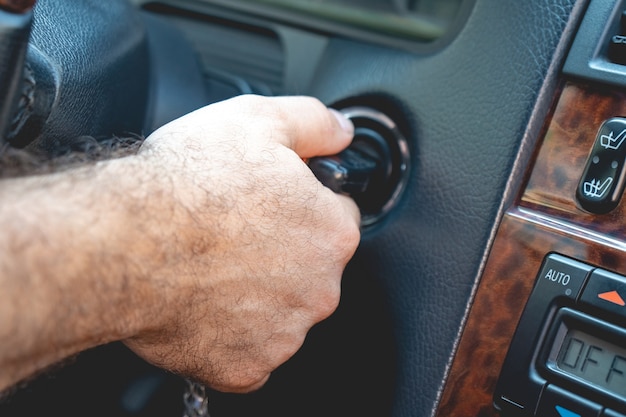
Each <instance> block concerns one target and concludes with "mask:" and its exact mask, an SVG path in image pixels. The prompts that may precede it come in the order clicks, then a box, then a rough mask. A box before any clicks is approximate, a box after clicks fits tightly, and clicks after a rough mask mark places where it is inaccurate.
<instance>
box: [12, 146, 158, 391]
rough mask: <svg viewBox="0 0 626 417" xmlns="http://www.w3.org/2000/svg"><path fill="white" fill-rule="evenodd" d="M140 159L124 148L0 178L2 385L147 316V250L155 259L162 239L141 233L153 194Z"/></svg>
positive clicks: (125, 332) (131, 329)
mask: <svg viewBox="0 0 626 417" xmlns="http://www.w3.org/2000/svg"><path fill="white" fill-rule="evenodd" d="M136 165H137V164H136V163H133V161H132V159H130V158H125V159H121V160H115V161H108V162H103V163H99V164H97V165H93V166H87V167H82V168H79V169H74V170H68V171H65V172H61V173H57V174H53V175H46V176H32V177H24V178H19V179H10V180H3V181H0V201H2V202H4V203H2V204H0V219H2V227H1V230H2V234H0V252H1V253H2V257H1V258H0V288H2V291H3V295H2V300H3V302H2V303H0V318H1V320H0V340H1V341H2V343H0V369H1V370H2V371H1V372H0V391H1V390H3V389H5V388H7V387H8V386H10V385H11V384H13V383H15V382H16V381H19V380H21V379H23V378H25V377H27V376H29V375H30V374H33V373H35V372H37V371H38V370H41V369H44V368H45V367H47V366H49V365H51V364H54V363H55V362H57V361H59V360H61V359H63V358H65V357H67V356H69V355H72V354H74V353H77V352H79V351H81V350H84V349H86V348H90V347H93V346H96V345H99V344H102V343H106V342H110V341H112V340H119V339H124V338H126V337H129V336H131V335H133V334H135V333H136V332H137V331H138V329H139V328H140V327H141V326H143V325H144V323H143V322H142V317H143V316H145V313H143V312H142V309H146V308H150V306H149V302H150V299H151V294H150V291H151V288H150V286H148V285H138V283H141V278H142V276H145V275H146V274H147V273H148V271H145V270H143V268H142V257H146V256H150V257H151V258H152V259H153V260H154V259H158V255H159V248H158V246H157V245H156V244H155V243H153V242H154V240H153V239H150V233H154V231H152V232H150V231H145V234H144V235H143V236H139V235H138V234H137V233H136V231H137V229H138V228H139V229H140V228H141V224H139V223H138V222H140V216H138V215H137V214H138V212H140V211H141V210H145V209H146V207H145V206H144V207H142V205H144V204H146V201H147V199H143V198H142V197H143V196H142V195H141V194H140V193H145V192H146V191H140V187H138V184H134V183H139V182H144V184H142V187H143V189H144V190H145V186H146V184H145V181H144V180H143V179H141V178H138V175H142V174H141V171H139V172H138V169H137V168H138V167H137V166H136ZM143 175H145V174H143ZM101 194H106V195H107V198H106V199H101V198H98V196H99V195H101ZM131 281H132V282H131ZM144 281H145V280H144ZM131 287H132V291H129V290H127V289H128V288H131Z"/></svg>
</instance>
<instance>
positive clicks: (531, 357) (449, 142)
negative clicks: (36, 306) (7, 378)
mask: <svg viewBox="0 0 626 417" xmlns="http://www.w3.org/2000/svg"><path fill="white" fill-rule="evenodd" d="M31 6H32V7H31ZM0 16H1V19H0V37H2V40H1V41H0V42H2V47H0V54H1V55H2V58H0V94H1V95H2V98H1V99H0V100H1V103H0V130H2V131H3V132H5V134H4V138H5V144H6V146H10V147H14V148H17V149H26V150H31V151H34V152H38V153H42V154H45V155H48V156H50V157H54V156H58V155H63V154H66V153H68V152H73V151H75V150H80V149H81V147H82V146H84V143H85V142H84V140H85V138H91V139H95V140H97V141H106V140H108V139H109V138H111V137H124V136H133V137H145V136H147V135H149V134H150V133H151V132H152V131H154V130H155V129H156V128H158V127H159V126H161V125H163V124H165V123H167V122H169V121H171V120H173V119H175V118H177V117H179V116H181V115H183V114H185V113H187V112H189V111H192V110H194V109H197V108H199V107H202V106H205V105H209V104H211V103H214V102H217V101H220V100H224V99H227V98H230V97H234V96H237V95H241V94H257V95H264V96H279V95H308V96H314V97H317V98H319V99H320V100H321V101H322V102H323V103H325V104H326V105H328V106H330V107H333V108H335V109H337V110H340V111H342V112H343V113H344V114H345V115H346V116H347V117H348V118H350V119H351V120H352V121H353V123H354V125H355V128H356V130H355V139H354V142H353V144H352V145H351V146H350V147H349V148H348V149H347V150H346V151H344V152H342V153H341V154H339V155H335V156H331V157H324V158H314V160H312V161H311V163H310V167H311V169H312V170H313V172H314V173H315V174H316V175H317V177H318V178H319V179H320V181H322V182H323V183H324V184H325V185H327V186H329V187H330V188H331V189H333V190H334V191H337V192H341V193H345V194H348V195H351V196H352V197H353V198H354V199H355V201H357V203H358V205H359V208H360V209H361V213H362V217H363V221H362V225H361V229H362V238H361V243H360V246H359V248H358V250H357V252H356V254H355V256H354V258H353V259H352V260H351V261H350V263H349V264H348V266H347V268H346V270H345V273H344V277H343V281H342V296H341V302H340V305H339V307H338V309H337V311H336V312H335V313H334V314H333V315H332V316H331V317H330V318H328V319H327V320H325V321H323V322H321V323H319V324H318V325H316V326H315V327H314V328H313V329H312V330H311V331H310V333H309V335H308V336H307V339H306V341H305V343H304V346H303V347H302V349H301V350H300V351H299V352H298V353H296V355H295V356H294V357H293V358H291V359H290V360H289V361H288V362H286V363H285V364H284V365H282V366H281V367H279V368H278V369H277V370H276V371H275V372H274V373H273V374H272V376H271V378H270V380H269V381H268V383H267V384H266V385H265V386H264V387H263V388H261V389H260V390H258V391H256V392H253V393H249V394H227V393H221V392H217V391H210V392H209V393H208V398H209V405H208V408H209V413H210V415H211V416H212V417H230V416H236V417H239V416H272V417H276V416H285V417H287V416H289V417H293V416H311V417H312V416H316V417H317V416H329V417H330V416H342V417H345V416H393V417H452V416H472V417H479V416H480V417H490V416H493V417H495V416H503V417H508V416H511V417H518V416H519V417H530V416H537V417H551V416H555V417H587V416H596V417H620V416H621V417H623V416H626V301H625V300H626V256H625V254H626V203H625V202H623V201H622V194H623V190H624V186H625V185H626V143H624V142H625V140H626V66H625V65H626V0H524V1H517V0H106V1H102V0H80V1H64V0H38V1H36V2H35V1H34V0H30V1H22V2H20V1H7V0H0ZM301 117H306V115H305V114H303V115H302V116H301ZM210 163H211V161H210V160H209V161H207V164H210ZM337 172H341V173H342V175H339V176H337V175H336V174H337ZM185 390H186V385H185V381H184V380H183V379H182V378H180V377H178V376H176V375H173V374H170V373H168V372H166V371H163V370H161V369H158V368H156V367H154V366H152V365H150V364H148V363H145V362H144V361H143V360H141V359H140V358H138V357H137V356H135V355H134V354H133V353H131V352H130V351H129V350H127V349H126V348H125V347H124V346H123V345H122V344H117V343H113V344H110V345H105V346H101V347H98V348H95V349H92V350H90V351H87V352H83V353H81V354H79V355H77V356H76V357H73V358H70V359H68V360H67V361H65V362H64V363H62V364H59V366H56V367H54V369H51V370H50V371H49V372H47V373H46V374H45V375H42V376H40V377H38V378H37V379H35V380H34V381H30V382H29V383H27V384H24V386H21V387H19V389H17V390H16V392H14V393H13V394H12V395H10V396H9V397H8V398H4V399H2V400H0V416H7V417H8V416H35V415H37V416H41V415H44V416H45V415H63V416H79V415H80V416H176V415H179V416H182V415H183V412H184V407H183V396H184V393H185Z"/></svg>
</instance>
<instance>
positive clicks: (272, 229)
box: [0, 96, 360, 392]
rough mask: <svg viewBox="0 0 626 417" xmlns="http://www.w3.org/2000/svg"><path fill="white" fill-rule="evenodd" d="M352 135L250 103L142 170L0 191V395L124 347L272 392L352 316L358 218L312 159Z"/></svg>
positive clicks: (277, 106) (231, 384) (208, 379)
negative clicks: (106, 348)
mask: <svg viewBox="0 0 626 417" xmlns="http://www.w3.org/2000/svg"><path fill="white" fill-rule="evenodd" d="M303 114H304V115H306V116H307V117H300V116H301V115H303ZM353 131H354V129H353V127H352V125H351V124H350V122H349V121H348V120H346V119H345V118H343V117H342V116H341V115H340V114H338V113H337V112H332V111H329V110H328V109H327V108H326V107H325V106H324V105H323V104H322V103H320V102H319V101H317V100H314V99H311V98H304V97H292V98H290V97H284V98H262V97H253V96H247V97H246V96H244V97H240V98H236V99H233V100H228V101H225V102H221V103H217V104H214V105H211V106H208V107H205V108H203V109H199V110H198V111H196V112H193V113H190V114H188V115H186V116H184V117H182V118H180V119H177V120H175V121H173V122H171V123H169V124H167V125H166V126H164V127H162V128H161V129H159V130H157V131H156V132H154V133H153V134H151V135H150V137H149V138H147V139H146V140H145V142H144V143H143V144H142V146H141V149H140V150H139V152H138V153H137V154H136V155H134V156H129V157H125V158H119V159H113V160H109V161H104V162H99V163H97V164H95V165H92V166H89V167H83V168H78V169H68V170H66V171H63V172H60V173H56V174H48V175H45V176H38V177H24V178H16V179H9V180H2V181H0V202H1V203H0V230H2V234H0V251H1V253H2V258H1V259H0V289H1V290H2V292H1V293H0V341H1V343H0V390H2V389H5V388H6V387H7V386H9V385H11V384H13V383H15V382H17V381H19V380H21V379H23V378H25V377H27V376H28V375H31V374H33V373H34V372H36V371H37V370H40V369H43V368H45V367H46V366H48V365H50V364H53V363H55V362H56V361H58V360H60V359H62V358H64V357H66V356H68V355H72V354H73V353H76V352H79V351H81V350H84V349H86V348H89V347H92V346H96V345H99V344H102V343H106V342H109V341H113V340H122V341H123V342H124V343H125V344H126V345H127V346H128V347H130V348H131V349H132V350H133V351H135V352H136V353H137V354H138V355H140V356H141V357H142V358H144V359H145V360H147V361H148V362H151V363H153V364H155V365H157V366H161V367H163V368H166V369H168V370H170V371H172V372H176V373H178V374H180V375H184V376H187V377H191V378H193V379H197V380H199V381H201V382H203V383H205V384H207V385H209V386H211V387H213V388H216V389H221V390H225V391H234V392H245V391H249V390H253V389H257V388H259V387H260V386H261V385H262V384H263V383H264V381H266V380H267V378H268V377H269V375H270V373H271V372H273V371H274V370H275V369H276V367H277V366H279V365H280V364H282V363H283V362H284V361H286V360H287V359H288V358H289V357H290V356H291V355H293V353H295V351H296V350H297V349H298V348H299V347H300V345H301V344H302V342H303V340H304V337H305V335H306V333H307V331H308V330H309V329H310V328H311V326H313V325H314V324H315V323H317V322H319V321H320V320H322V319H324V318H325V317H327V316H328V315H329V314H331V313H332V311H333V310H334V309H335V308H336V306H337V303H338V302H339V294H340V283H341V274H342V271H343V268H344V267H345V265H346V263H347V262H348V260H349V259H350V257H351V256H352V254H353V253H354V251H355V250H356V247H357V245H358V242H359V236H360V235H359V229H358V225H359V218H360V216H359V212H358V208H357V207H356V205H355V204H354V202H353V201H351V200H349V199H348V198H347V197H345V196H337V195H335V194H334V193H333V192H332V191H330V190H329V189H327V188H325V187H323V186H322V184H320V183H319V181H317V179H316V178H315V176H314V175H313V174H312V173H311V171H310V170H309V169H308V167H307V166H306V165H305V164H304V163H303V161H302V158H310V157H313V156H317V155H324V154H334V153H337V152H339V151H341V149H343V148H345V146H347V144H348V143H349V142H350V140H351V138H352V135H353Z"/></svg>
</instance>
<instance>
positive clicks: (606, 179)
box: [576, 117, 626, 214]
mask: <svg viewBox="0 0 626 417" xmlns="http://www.w3.org/2000/svg"><path fill="white" fill-rule="evenodd" d="M625 159H626V119H624V118H620V117H615V118H612V119H609V120H607V121H605V122H604V123H603V124H602V126H600V129H599V130H598V133H597V135H596V140H595V142H594V144H593V147H592V149H591V153H590V154H589V158H588V159H587V164H586V166H585V169H584V171H583V175H582V177H581V179H580V182H579V184H578V188H577V190H576V197H577V199H578V202H579V204H580V206H581V207H582V208H583V209H584V210H587V211H589V212H591V213H598V214H603V213H608V212H609V211H611V210H613V209H614V208H615V207H616V206H617V204H618V203H619V200H620V198H621V196H622V192H623V190H624V173H625V169H624V167H625V165H626V164H625Z"/></svg>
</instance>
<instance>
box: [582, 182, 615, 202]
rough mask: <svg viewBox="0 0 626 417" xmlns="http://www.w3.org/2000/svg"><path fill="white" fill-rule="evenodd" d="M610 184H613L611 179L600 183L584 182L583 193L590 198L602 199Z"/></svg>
mask: <svg viewBox="0 0 626 417" xmlns="http://www.w3.org/2000/svg"><path fill="white" fill-rule="evenodd" d="M611 183H613V178H611V177H609V178H607V179H605V180H604V182H602V183H601V182H600V180H597V179H593V180H591V181H586V182H585V183H584V184H583V192H584V193H585V195H586V196H587V197H590V198H602V196H604V194H605V193H606V192H607V190H608V189H609V187H610V186H611Z"/></svg>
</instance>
